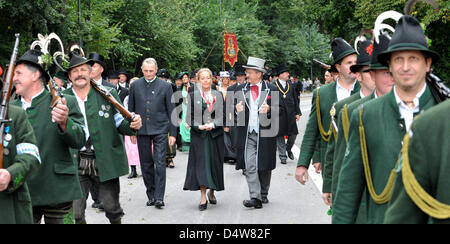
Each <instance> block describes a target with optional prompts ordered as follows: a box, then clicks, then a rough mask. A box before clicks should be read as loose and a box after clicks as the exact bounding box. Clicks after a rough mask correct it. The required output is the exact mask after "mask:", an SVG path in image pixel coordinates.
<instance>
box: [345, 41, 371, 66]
mask: <svg viewBox="0 0 450 244" xmlns="http://www.w3.org/2000/svg"><path fill="white" fill-rule="evenodd" d="M372 53H373V43H372V41H371V40H366V41H364V42H362V43H361V45H360V46H359V49H358V58H357V59H356V64H354V65H352V66H350V70H351V71H352V72H353V73H356V72H358V71H360V70H361V69H362V67H364V66H368V65H370V58H371V57H372Z"/></svg>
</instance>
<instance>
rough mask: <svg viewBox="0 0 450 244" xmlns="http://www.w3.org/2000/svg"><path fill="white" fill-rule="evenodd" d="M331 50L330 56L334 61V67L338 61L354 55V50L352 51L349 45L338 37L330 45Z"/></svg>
mask: <svg viewBox="0 0 450 244" xmlns="http://www.w3.org/2000/svg"><path fill="white" fill-rule="evenodd" d="M331 50H332V52H333V53H332V54H333V61H334V62H333V64H332V65H336V64H337V63H338V62H339V61H341V60H342V59H343V58H345V57H347V56H348V55H350V54H356V51H355V49H353V47H352V46H350V44H348V43H347V42H346V41H345V40H344V39H342V38H340V37H338V38H336V39H334V40H333V42H332V43H331Z"/></svg>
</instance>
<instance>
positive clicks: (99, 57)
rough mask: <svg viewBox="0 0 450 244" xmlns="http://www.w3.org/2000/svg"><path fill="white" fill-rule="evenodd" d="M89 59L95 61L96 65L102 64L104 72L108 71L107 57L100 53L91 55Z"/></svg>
mask: <svg viewBox="0 0 450 244" xmlns="http://www.w3.org/2000/svg"><path fill="white" fill-rule="evenodd" d="M89 59H90V60H92V61H94V62H95V63H98V64H100V65H101V66H102V67H103V69H104V70H106V64H105V57H103V55H101V54H98V53H91V54H89Z"/></svg>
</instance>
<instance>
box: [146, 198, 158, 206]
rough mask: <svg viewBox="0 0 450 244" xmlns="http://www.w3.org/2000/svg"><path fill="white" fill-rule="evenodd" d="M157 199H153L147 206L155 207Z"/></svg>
mask: <svg viewBox="0 0 450 244" xmlns="http://www.w3.org/2000/svg"><path fill="white" fill-rule="evenodd" d="M155 202H156V201H155V199H152V200H148V201H147V206H154V205H155Z"/></svg>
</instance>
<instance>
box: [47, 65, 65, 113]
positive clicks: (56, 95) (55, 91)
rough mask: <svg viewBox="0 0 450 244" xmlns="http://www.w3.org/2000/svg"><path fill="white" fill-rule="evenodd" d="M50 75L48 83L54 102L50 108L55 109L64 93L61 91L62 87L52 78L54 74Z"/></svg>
mask: <svg viewBox="0 0 450 244" xmlns="http://www.w3.org/2000/svg"><path fill="white" fill-rule="evenodd" d="M47 74H48V73H47ZM48 76H49V77H50V78H49V79H48V84H47V85H48V89H49V91H50V94H51V95H52V102H51V103H50V109H53V108H54V107H55V106H56V105H57V104H58V103H59V102H60V101H61V98H62V97H63V94H62V93H61V88H59V87H58V86H57V85H56V82H55V80H54V79H53V78H52V76H51V75H50V74H48Z"/></svg>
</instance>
